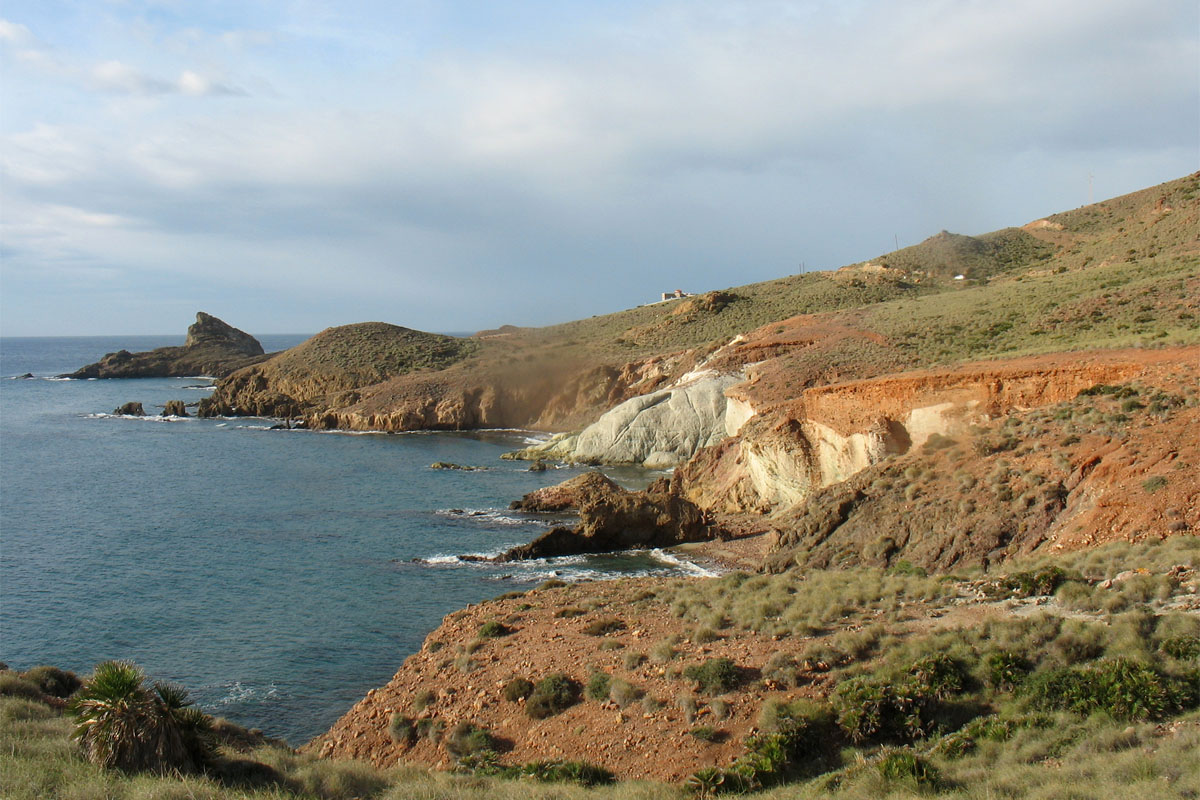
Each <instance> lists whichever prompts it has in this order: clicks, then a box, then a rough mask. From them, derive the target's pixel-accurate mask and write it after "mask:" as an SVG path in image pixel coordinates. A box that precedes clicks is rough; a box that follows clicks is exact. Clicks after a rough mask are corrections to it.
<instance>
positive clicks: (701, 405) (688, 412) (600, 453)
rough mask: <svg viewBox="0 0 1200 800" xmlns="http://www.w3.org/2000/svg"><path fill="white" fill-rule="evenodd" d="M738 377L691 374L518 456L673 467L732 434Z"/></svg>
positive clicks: (533, 458)
mask: <svg viewBox="0 0 1200 800" xmlns="http://www.w3.org/2000/svg"><path fill="white" fill-rule="evenodd" d="M739 380H740V377H739V376H737V375H719V374H716V373H713V372H710V371H705V370H702V371H699V372H693V373H689V374H688V375H686V376H684V378H683V379H682V380H680V381H678V382H677V383H675V384H673V385H672V386H671V387H669V388H667V389H663V390H660V391H657V392H650V393H648V394H643V395H639V396H637V397H633V398H631V399H629V400H626V401H625V402H623V403H621V404H619V405H618V406H616V407H615V408H612V409H610V410H609V411H607V412H605V413H604V414H603V415H601V417H600V418H599V419H598V420H596V421H595V422H594V423H592V424H591V425H588V426H587V427H586V428H584V429H583V430H582V431H579V432H577V433H569V434H564V435H561V436H556V437H555V438H553V439H551V440H550V441H549V442H546V443H544V444H540V445H535V446H533V447H530V448H526V449H525V450H522V451H520V452H518V453H515V454H513V455H514V457H517V458H524V459H529V460H538V459H557V460H561V461H570V462H584V463H597V464H640V465H642V466H644V467H647V468H650V469H662V468H665V467H673V466H675V465H677V464H679V463H681V462H683V461H686V460H687V459H689V458H691V457H692V456H693V455H695V454H696V453H697V452H699V450H700V449H702V448H704V447H709V446H711V445H714V444H716V443H717V442H719V441H720V440H722V439H724V438H725V437H726V436H727V435H728V428H729V425H730V423H729V421H728V419H727V410H728V404H727V401H726V398H725V390H726V389H728V388H729V387H730V386H732V385H734V384H735V383H737V382H738V381H739Z"/></svg>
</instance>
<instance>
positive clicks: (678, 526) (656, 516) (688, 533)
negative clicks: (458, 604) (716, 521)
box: [496, 491, 714, 561]
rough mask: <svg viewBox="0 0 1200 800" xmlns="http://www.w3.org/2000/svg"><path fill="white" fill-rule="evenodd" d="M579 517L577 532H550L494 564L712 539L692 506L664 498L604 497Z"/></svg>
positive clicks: (700, 513) (643, 495) (701, 515)
mask: <svg viewBox="0 0 1200 800" xmlns="http://www.w3.org/2000/svg"><path fill="white" fill-rule="evenodd" d="M579 516H580V519H581V524H580V526H579V527H578V528H574V529H572V528H564V527H558V528H552V529H551V530H549V531H548V532H546V533H544V534H542V535H541V536H539V537H538V538H536V539H534V540H533V541H532V542H530V543H529V544H526V545H521V546H520V547H514V548H513V549H511V550H509V551H508V552H507V553H504V554H503V555H501V556H500V557H498V558H497V559H496V560H497V561H523V560H526V559H531V558H549V557H553V556H567V555H575V554H578V553H609V552H612V551H614V550H630V549H634V548H644V547H673V546H675V545H678V544H683V543H684V542H699V541H705V540H707V539H711V538H713V536H714V530H713V528H712V526H711V525H710V524H709V520H708V519H707V518H706V516H705V514H704V512H703V511H701V510H700V508H699V507H698V506H697V505H696V504H695V503H693V502H691V501H690V500H688V499H686V498H684V497H680V496H679V495H677V494H672V493H669V492H624V491H621V492H619V493H617V492H609V493H607V494H604V495H600V496H596V497H592V498H590V499H589V500H587V501H586V502H584V503H583V504H582V505H581V506H580V508H579Z"/></svg>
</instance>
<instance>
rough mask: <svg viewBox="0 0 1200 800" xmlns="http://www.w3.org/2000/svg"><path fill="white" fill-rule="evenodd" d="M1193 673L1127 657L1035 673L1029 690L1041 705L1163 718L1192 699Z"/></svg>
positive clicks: (1127, 716)
mask: <svg viewBox="0 0 1200 800" xmlns="http://www.w3.org/2000/svg"><path fill="white" fill-rule="evenodd" d="M1194 682H1195V677H1194V676H1189V677H1185V678H1182V679H1178V678H1172V677H1171V676H1168V675H1164V674H1163V673H1161V672H1159V671H1158V670H1156V669H1154V668H1153V667H1150V666H1148V665H1146V664H1141V663H1138V662H1135V661H1132V660H1130V659H1127V658H1113V659H1106V660H1104V661H1101V662H1099V663H1097V664H1094V665H1088V666H1083V667H1065V668H1061V669H1050V670H1044V671H1042V672H1038V673H1035V674H1034V675H1033V676H1032V677H1031V678H1030V679H1029V681H1027V683H1026V687H1027V694H1028V695H1029V697H1030V698H1031V700H1032V701H1033V703H1034V705H1036V706H1037V707H1039V708H1045V709H1057V710H1062V711H1072V712H1075V713H1077V714H1085V715H1086V714H1092V713H1095V712H1097V711H1101V712H1104V713H1106V714H1108V715H1109V716H1111V717H1113V718H1114V719H1119V720H1154V719H1161V718H1162V717H1163V716H1164V715H1165V714H1166V713H1167V712H1169V711H1176V710H1179V709H1181V708H1187V707H1191V706H1194V705H1195V704H1196V690H1195V687H1194V686H1192V685H1191V684H1193V683H1194Z"/></svg>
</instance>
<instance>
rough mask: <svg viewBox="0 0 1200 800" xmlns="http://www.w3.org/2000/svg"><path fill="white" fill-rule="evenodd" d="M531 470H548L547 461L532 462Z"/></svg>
mask: <svg viewBox="0 0 1200 800" xmlns="http://www.w3.org/2000/svg"><path fill="white" fill-rule="evenodd" d="M529 471H530V472H545V471H546V462H545V461H535V462H533V463H532V464H530V465H529Z"/></svg>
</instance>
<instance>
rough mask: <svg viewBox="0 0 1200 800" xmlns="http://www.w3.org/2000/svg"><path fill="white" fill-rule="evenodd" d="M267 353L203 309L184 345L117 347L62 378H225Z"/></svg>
mask: <svg viewBox="0 0 1200 800" xmlns="http://www.w3.org/2000/svg"><path fill="white" fill-rule="evenodd" d="M266 357H267V356H266V354H265V353H264V352H263V347H262V345H261V344H259V342H258V340H257V339H255V338H254V337H253V336H251V335H250V334H248V333H246V332H245V331H241V330H238V329H237V328H235V327H233V326H232V325H229V324H228V323H226V322H223V321H222V320H219V319H217V318H216V317H214V316H212V315H211V314H206V313H204V312H203V311H200V312H197V314H196V321H195V322H194V323H193V324H192V325H191V326H190V327H189V328H188V330H187V339H186V340H184V343H183V346H182V347H160V348H158V349H156V350H149V351H147V352H143V353H131V352H129V351H128V350H118V351H117V352H115V353H109V354H108V355H106V356H104V358H102V359H100V360H99V361H97V362H96V363H94V364H88V365H87V366H86V367H82V368H80V369H78V370H76V371H75V372H72V373H69V374H67V375H60V376H59V377H62V378H77V379H81V378H186V377H191V376H194V375H207V376H211V377H216V378H220V377H224V376H226V375H228V374H229V373H231V372H233V371H234V370H237V369H240V368H242V367H245V366H248V365H250V364H254V363H256V362H258V361H262V360H263V359H265V358H266Z"/></svg>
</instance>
